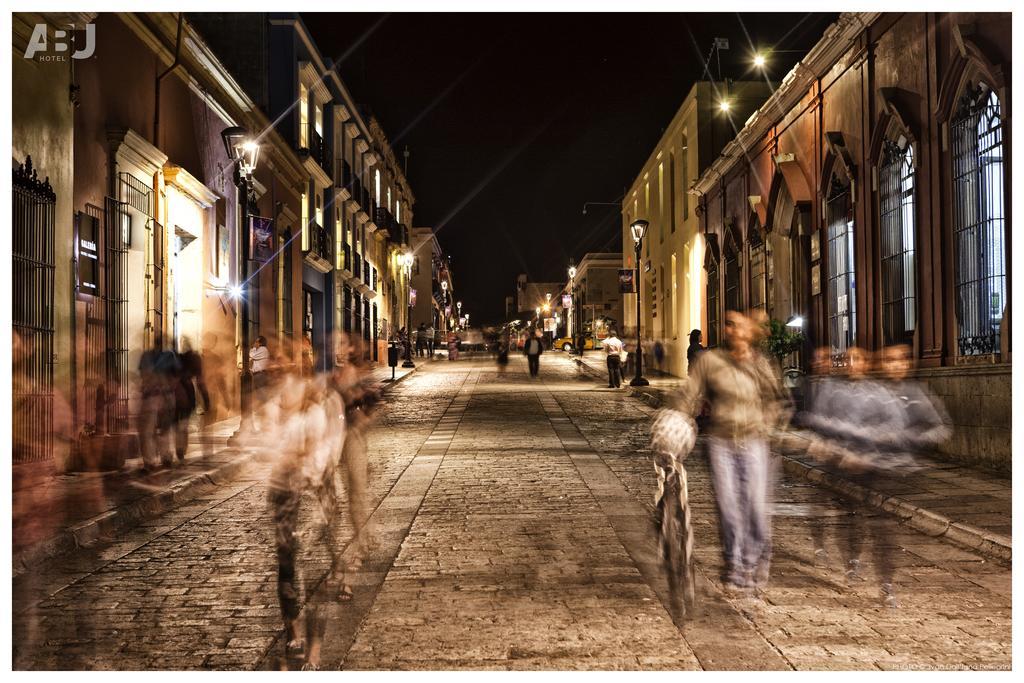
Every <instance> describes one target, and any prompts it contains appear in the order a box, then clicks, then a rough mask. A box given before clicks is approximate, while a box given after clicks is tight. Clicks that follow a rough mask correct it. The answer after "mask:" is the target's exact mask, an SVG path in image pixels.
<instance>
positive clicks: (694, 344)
mask: <svg viewBox="0 0 1024 683" xmlns="http://www.w3.org/2000/svg"><path fill="white" fill-rule="evenodd" d="M702 336H703V335H702V333H701V331H700V330H690V345H689V346H688V347H686V374H687V375H692V374H693V366H694V365H695V364H696V363H697V357H698V356H699V355H700V354H702V353H703V352H704V351H706V350H707V349H705V348H704V347H703V346H701V343H700V342H701V338H702Z"/></svg>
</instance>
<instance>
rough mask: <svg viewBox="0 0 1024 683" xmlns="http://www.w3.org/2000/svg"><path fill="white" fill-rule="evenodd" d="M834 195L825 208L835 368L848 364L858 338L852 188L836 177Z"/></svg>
mask: <svg viewBox="0 0 1024 683" xmlns="http://www.w3.org/2000/svg"><path fill="white" fill-rule="evenodd" d="M832 182H833V184H832V191H831V193H830V194H829V199H828V202H827V204H826V206H825V220H826V222H827V224H828V255H827V256H828V321H829V330H828V332H829V334H828V337H829V342H830V343H831V345H832V365H833V366H844V365H845V364H846V350H847V349H848V348H850V347H851V346H853V345H854V343H855V340H856V338H857V335H856V329H855V326H856V322H857V317H856V316H857V314H856V300H855V299H854V294H855V292H856V289H855V281H854V262H853V205H852V203H851V198H850V188H848V187H846V186H845V185H842V184H841V183H839V182H838V181H837V180H836V179H835V178H834V177H833V181H832Z"/></svg>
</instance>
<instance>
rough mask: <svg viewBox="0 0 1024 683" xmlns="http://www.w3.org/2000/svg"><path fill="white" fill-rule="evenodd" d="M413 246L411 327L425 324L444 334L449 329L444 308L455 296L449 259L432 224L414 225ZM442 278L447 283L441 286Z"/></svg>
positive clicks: (415, 327) (416, 327) (414, 327)
mask: <svg viewBox="0 0 1024 683" xmlns="http://www.w3.org/2000/svg"><path fill="white" fill-rule="evenodd" d="M412 249H413V257H414V261H413V266H412V287H413V289H414V290H415V291H416V303H415V305H414V306H413V309H412V327H413V329H418V328H419V326H420V324H423V325H426V326H427V327H433V328H434V331H435V333H437V334H441V333H443V332H444V331H445V330H446V329H447V326H446V324H445V308H447V307H448V306H449V305H450V304H449V303H448V301H450V300H451V298H452V297H453V296H455V292H454V290H453V286H452V279H451V273H450V268H449V267H448V259H447V257H446V256H445V254H444V251H443V250H442V249H441V243H440V242H438V240H437V235H435V234H434V230H433V228H413V230H412ZM442 282H445V283H446V286H444V287H442V286H441V283H442ZM446 299H447V301H446Z"/></svg>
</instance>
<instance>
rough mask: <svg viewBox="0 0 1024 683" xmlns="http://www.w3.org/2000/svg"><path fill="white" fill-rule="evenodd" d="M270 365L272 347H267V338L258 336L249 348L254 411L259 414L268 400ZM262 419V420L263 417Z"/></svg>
mask: <svg viewBox="0 0 1024 683" xmlns="http://www.w3.org/2000/svg"><path fill="white" fill-rule="evenodd" d="M269 365H270V349H268V348H267V338H266V337H262V336H260V337H256V343H255V344H254V345H253V347H252V348H251V349H249V369H250V371H251V372H252V393H253V413H255V414H257V415H262V413H263V411H262V406H263V404H264V403H265V402H266V396H265V394H266V387H267V384H269V379H268V378H269V375H268V374H267V369H268V367H269ZM260 421H261V422H262V417H261V418H260ZM261 428H262V426H261Z"/></svg>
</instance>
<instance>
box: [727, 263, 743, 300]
mask: <svg viewBox="0 0 1024 683" xmlns="http://www.w3.org/2000/svg"><path fill="white" fill-rule="evenodd" d="M742 306H743V302H742V301H741V297H740V259H739V254H737V253H736V251H735V250H733V249H730V250H728V251H727V252H726V254H725V310H727V311H739V310H741V308H742Z"/></svg>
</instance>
